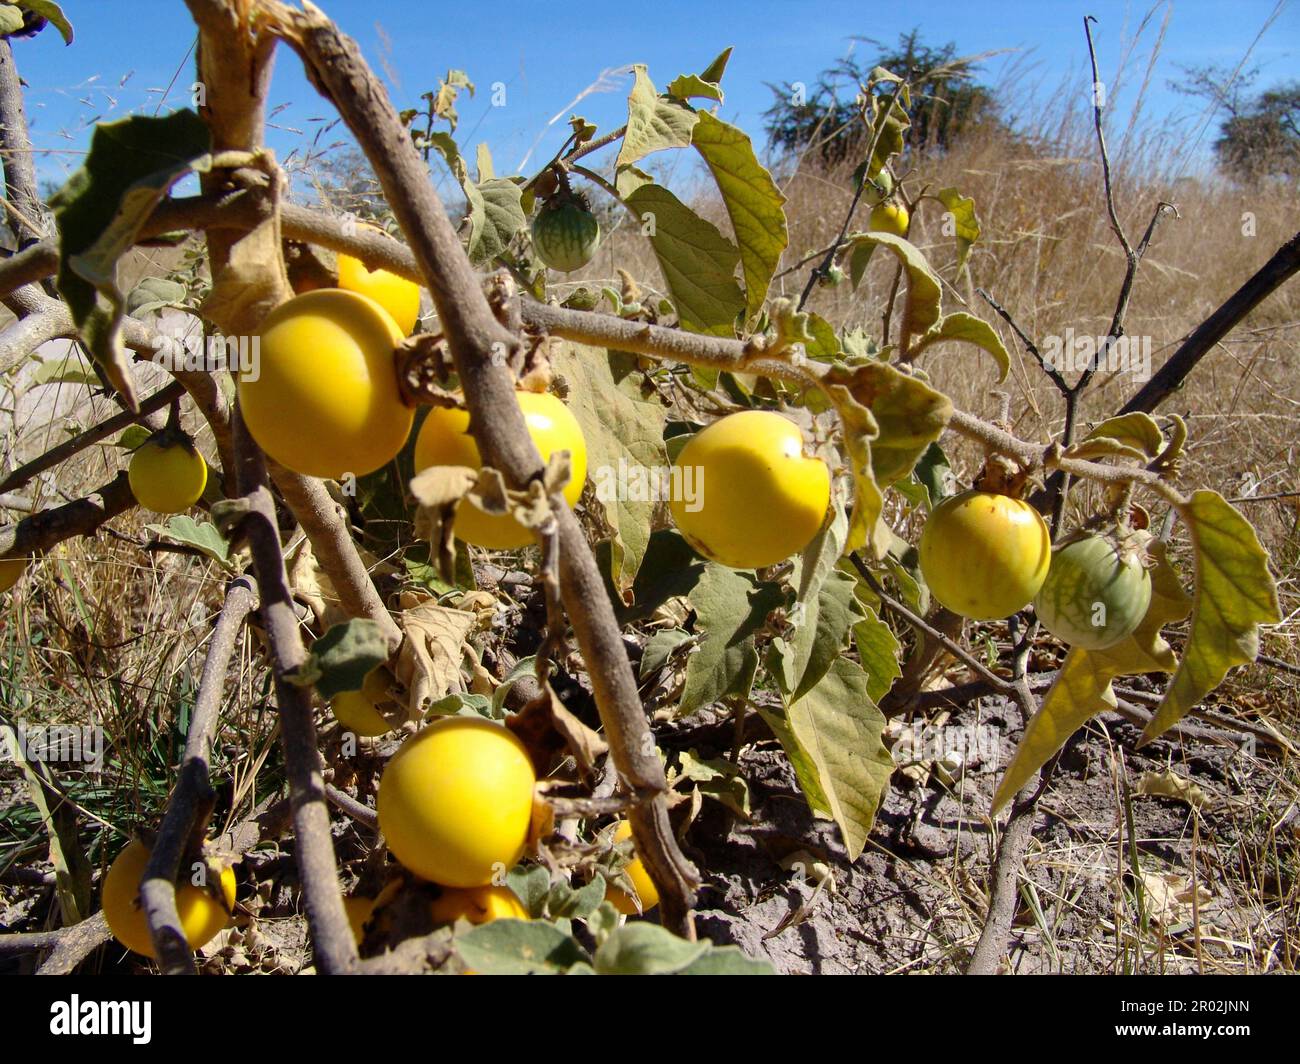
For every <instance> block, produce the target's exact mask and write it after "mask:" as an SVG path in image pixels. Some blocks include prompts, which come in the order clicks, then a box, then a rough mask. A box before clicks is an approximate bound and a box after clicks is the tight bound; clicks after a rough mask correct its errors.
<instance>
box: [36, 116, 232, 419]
mask: <svg viewBox="0 0 1300 1064" xmlns="http://www.w3.org/2000/svg"><path fill="white" fill-rule="evenodd" d="M208 146H209V139H208V127H207V125H206V123H204V122H203V120H202V119H201V118H199V116H198V115H197V114H195V113H194V112H193V111H177V112H175V113H174V114H171V115H168V116H166V117H165V118H146V117H143V116H136V117H133V118H126V119H122V120H121V121H119V122H104V123H101V124H100V125H98V126H96V127H95V133H94V135H93V136H92V137H91V141H90V152H89V153H88V154H87V156H86V161H85V163H84V164H83V165H82V167H81V169H79V170H78V171H77V172H76V173H74V174H73V175H72V177H70V178H69V179H68V182H67V184H65V185H64V186H63V188H61V189H60V190H59V191H58V192H56V193H55V194H54V196H52V197H51V199H50V206H51V207H52V208H53V209H54V216H55V220H56V222H57V224H58V228H59V272H58V277H57V283H58V288H59V292H60V294H62V296H63V298H64V300H65V301H66V302H67V304H68V309H69V310H70V311H71V312H72V320H73V321H74V322H75V323H76V325H77V329H78V331H79V333H80V335H81V338H82V339H83V340H84V341H85V342H86V345H87V347H88V348H89V349H90V353H91V357H92V358H94V359H95V361H96V362H97V363H98V364H99V365H100V366H101V367H102V368H103V370H104V373H105V376H106V377H107V379H108V381H109V383H110V384H111V385H112V386H113V387H114V388H116V389H117V390H118V391H119V392H121V393H122V395H123V397H124V398H125V399H126V401H127V404H128V406H130V407H131V408H132V409H134V408H135V406H136V398H135V391H134V388H133V386H132V383H131V376H130V368H129V360H128V359H127V356H126V352H125V349H124V347H123V345H122V338H121V335H120V326H121V321H122V316H123V312H124V299H123V296H122V292H121V290H120V289H119V288H118V286H117V260H118V258H119V257H121V256H122V255H123V254H125V253H126V252H127V251H128V250H130V248H131V247H132V246H133V245H134V243H135V239H136V237H137V235H138V234H139V231H140V226H141V225H142V224H143V223H144V221H145V219H146V218H148V217H149V215H150V214H151V213H152V212H153V209H154V208H155V207H156V206H157V205H158V203H159V201H160V200H161V199H162V198H163V197H164V196H165V195H166V194H167V191H168V190H169V189H170V188H171V187H172V185H173V184H175V183H176V181H178V180H179V179H180V178H181V177H183V176H184V175H185V174H187V173H189V172H190V171H191V170H192V169H193V168H194V166H195V165H196V164H197V163H198V161H199V160H200V159H201V158H203V157H204V156H206V154H207V152H208Z"/></svg>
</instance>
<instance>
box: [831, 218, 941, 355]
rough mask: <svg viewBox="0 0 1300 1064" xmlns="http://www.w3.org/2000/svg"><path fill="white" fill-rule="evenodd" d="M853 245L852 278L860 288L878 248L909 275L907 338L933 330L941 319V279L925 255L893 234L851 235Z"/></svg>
mask: <svg viewBox="0 0 1300 1064" xmlns="http://www.w3.org/2000/svg"><path fill="white" fill-rule="evenodd" d="M847 239H848V240H849V241H850V242H851V243H852V246H853V250H852V252H851V253H850V256H849V276H850V278H851V279H852V281H853V287H854V288H857V286H858V283H859V282H860V281H861V280H862V275H863V274H864V273H865V272H866V269H867V263H868V262H870V261H871V254H872V252H873V251H875V249H876V248H877V247H886V248H888V249H889V250H890V251H892V252H893V253H894V255H895V256H897V258H898V261H899V262H900V263H901V264H902V266H903V272H904V273H905V274H906V276H907V300H906V302H905V303H904V304H903V320H902V329H903V335H904V336H905V337H907V336H916V335H920V334H923V333H925V332H927V331H929V329H930V327H931V326H932V325H934V324H935V323H936V322H937V321H938V320H939V300H940V294H941V291H940V286H939V278H938V275H936V274H935V272H934V271H933V270H932V269H930V264H929V263H928V262H926V261H925V256H924V255H922V254H921V252H920V250H919V249H918V248H917V247H916V246H915V245H913V244H911V243H909V242H908V241H906V240H904V239H903V238H902V237H901V236H894V234H893V233H850V234H849V235H848V238H847Z"/></svg>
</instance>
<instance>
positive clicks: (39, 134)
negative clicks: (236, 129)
mask: <svg viewBox="0 0 1300 1064" xmlns="http://www.w3.org/2000/svg"><path fill="white" fill-rule="evenodd" d="M320 5H321V6H322V7H323V8H324V9H325V10H326V11H327V12H329V13H330V14H331V15H332V16H333V17H334V18H335V19H337V20H338V21H339V22H340V23H341V25H342V26H343V28H344V29H345V30H346V31H347V32H348V33H350V34H351V35H353V36H354V37H355V38H356V39H357V40H358V41H359V42H360V44H361V46H362V49H363V51H364V53H365V55H366V58H367V59H368V60H369V62H370V63H371V65H372V66H374V67H375V68H376V69H377V70H379V71H381V72H382V73H383V74H384V77H385V80H386V82H387V84H388V88H389V91H390V93H391V94H392V95H393V97H394V101H395V102H396V104H397V106H398V107H399V108H400V107H406V106H415V105H416V104H417V103H418V100H419V96H420V94H421V93H422V92H424V91H426V90H427V89H430V88H433V87H435V86H436V84H437V81H438V78H439V77H440V76H441V75H442V74H443V73H444V72H445V71H446V70H447V69H448V68H450V67H459V68H462V69H464V70H466V71H467V72H468V74H469V76H470V78H471V80H473V81H474V82H475V83H476V85H477V87H478V95H477V96H476V97H475V98H474V99H469V98H467V97H462V103H461V105H460V107H459V111H460V115H461V125H460V129H459V131H458V133H457V137H458V139H459V140H460V141H461V146H462V149H463V150H465V151H466V152H467V154H468V155H469V156H470V157H471V158H472V157H473V151H474V147H475V145H476V144H477V143H479V142H480V141H486V142H487V143H488V145H489V147H490V148H491V149H492V152H493V156H494V158H495V160H496V164H497V170H498V172H499V173H507V172H516V170H517V169H518V168H519V167H520V164H521V162H523V161H524V159H525V158H526V157H527V158H529V162H530V164H531V167H532V168H535V166H536V164H537V163H538V162H541V161H544V160H545V158H547V157H548V152H553V151H554V150H555V149H556V148H557V147H558V146H559V144H560V143H561V142H562V141H563V138H564V136H565V134H566V132H567V127H566V124H565V119H566V118H567V117H568V115H569V113H570V111H571V110H577V111H578V112H579V113H581V114H584V115H585V116H586V117H588V118H589V119H590V120H592V121H595V122H596V123H597V124H598V125H599V126H600V127H601V128H602V129H604V130H608V129H611V128H614V127H615V126H617V125H618V124H620V123H621V121H622V119H623V116H624V114H625V100H626V95H627V90H628V87H629V86H630V83H631V79H630V77H629V76H628V75H626V74H623V73H620V74H615V75H612V76H609V77H607V79H606V80H607V83H608V85H609V89H608V90H607V91H598V92H591V93H589V94H588V95H587V96H585V97H584V98H583V99H582V100H581V102H579V103H577V104H576V105H575V104H574V102H573V101H574V99H575V97H577V96H578V95H579V94H580V93H582V92H583V91H584V90H587V89H588V88H589V87H590V86H592V85H593V84H594V83H596V82H597V81H598V80H599V79H600V78H601V75H602V72H605V71H611V72H612V71H615V70H617V68H621V67H625V66H627V65H628V64H631V63H636V62H641V63H647V64H648V65H649V68H650V74H651V77H652V78H653V79H654V80H655V82H656V84H657V85H659V86H663V85H664V84H666V83H667V82H668V81H670V80H671V79H672V78H673V77H675V76H676V75H677V74H679V73H684V72H694V71H698V70H700V69H702V68H703V66H704V65H705V64H706V63H708V62H709V61H710V60H711V59H712V58H713V57H714V55H715V54H716V53H717V52H719V51H720V50H721V49H722V48H723V47H725V46H727V45H734V46H735V52H734V54H733V56H732V60H731V64H730V66H729V67H728V70H727V75H726V77H725V79H724V81H723V88H724V90H725V91H726V101H725V104H724V105H723V108H722V112H721V113H722V117H724V118H725V119H727V120H729V121H732V122H735V123H737V124H739V125H740V126H741V127H742V128H744V129H746V130H748V131H749V132H750V133H751V134H752V135H754V137H755V140H756V141H760V140H761V139H762V123H761V115H762V112H763V111H764V110H765V109H766V108H767V107H768V106H769V104H770V102H771V94H770V92H769V91H768V90H767V88H766V87H765V83H767V82H772V83H781V82H787V81H789V82H794V81H805V82H807V83H809V84H812V83H813V82H814V81H815V79H816V77H817V75H818V73H819V72H820V71H821V70H823V69H824V68H825V67H826V66H828V65H829V64H831V63H832V62H834V61H835V60H836V59H837V58H838V57H840V56H842V55H844V54H845V53H846V52H847V51H848V50H849V49H850V48H852V47H856V48H858V49H864V48H866V49H868V50H869V47H870V46H867V45H862V44H858V45H856V46H855V45H854V44H853V42H852V38H853V37H855V36H856V37H871V38H874V39H877V40H881V41H885V42H888V43H893V42H894V41H895V40H896V39H897V37H898V34H899V33H900V32H903V31H906V30H909V29H911V28H912V27H914V26H919V27H920V28H921V30H922V32H923V37H924V39H925V40H926V41H927V42H929V43H933V44H941V43H946V42H948V41H953V42H955V43H956V45H957V46H958V48H959V49H960V51H961V52H962V53H963V54H973V53H980V52H986V51H994V50H999V49H1014V50H1015V51H1014V52H1012V53H1008V54H1002V55H998V56H995V57H993V58H991V59H989V60H988V61H987V62H986V63H985V66H984V75H983V77H982V79H981V80H983V81H985V82H986V83H989V84H997V83H998V81H999V80H1000V79H1001V78H1003V77H1006V76H1008V74H1009V73H1011V72H1013V71H1018V72H1019V77H1018V78H1017V83H1018V84H1019V85H1020V86H1021V87H1022V92H1021V95H1020V97H1019V98H1018V99H1017V100H1016V101H1015V107H1016V109H1017V110H1018V111H1020V112H1021V113H1025V114H1029V113H1032V110H1033V108H1034V106H1035V95H1034V94H1035V93H1037V94H1041V95H1042V96H1043V97H1044V98H1046V97H1047V96H1050V95H1051V93H1052V91H1053V90H1054V89H1055V88H1056V87H1057V86H1058V85H1060V84H1061V82H1062V80H1063V79H1067V78H1068V79H1073V80H1074V81H1075V82H1076V83H1079V84H1082V83H1083V81H1084V79H1085V71H1086V63H1087V55H1086V51H1085V45H1084V39H1083V32H1082V28H1081V27H1082V23H1081V19H1082V16H1083V14H1084V13H1085V12H1086V13H1091V14H1093V15H1095V16H1096V17H1097V18H1098V20H1099V23H1098V25H1097V26H1096V27H1095V29H1094V33H1095V36H1096V39H1097V44H1098V50H1099V55H1100V59H1101V64H1102V75H1103V78H1104V79H1107V80H1109V78H1110V77H1111V75H1112V74H1113V72H1114V70H1115V69H1116V65H1117V63H1118V62H1119V61H1120V59H1121V57H1122V55H1123V53H1124V50H1125V49H1126V48H1127V47H1129V46H1130V45H1131V44H1132V42H1133V38H1134V34H1135V33H1137V31H1138V29H1139V26H1140V25H1141V23H1142V22H1143V18H1144V16H1145V15H1146V14H1147V12H1148V11H1150V10H1151V5H1150V4H1148V3H1126V2H1122V0H1091V2H1088V3H1077V2H1074V0H1034V2H1024V0H1008V2H1001V3H998V2H991V0H930V2H914V3H911V4H905V5H904V4H884V3H881V4H872V5H868V4H865V3H863V2H861V0H851V2H850V0H822V2H819V3H803V2H799V3H795V2H778V0H754V2H750V3H737V2H715V0H689V2H688V0H655V2H654V3H653V4H644V5H636V6H620V5H612V6H610V7H607V8H603V7H602V6H600V5H589V4H572V5H568V6H567V7H565V6H562V5H554V6H553V7H552V6H550V5H540V4H538V3H536V2H535V0H533V2H530V3H527V4H525V3H517V2H514V0H499V2H497V3H494V4H491V5H486V4H485V5H482V6H479V5H475V4H471V3H465V2H459V3H446V4H444V3H437V2H431V0H385V2H384V3H373V2H362V0H320ZM1276 6H1277V0H1233V2H1232V3H1225V2H1222V0H1177V2H1175V3H1172V4H1169V3H1161V4H1158V5H1156V7H1155V16H1154V18H1153V19H1151V20H1150V21H1149V23H1148V24H1147V26H1146V28H1145V29H1144V30H1143V31H1142V33H1141V35H1140V37H1139V38H1138V44H1137V52H1138V54H1139V55H1140V56H1142V57H1143V58H1142V61H1141V63H1133V64H1131V68H1130V69H1131V73H1132V78H1131V81H1130V87H1129V89H1128V90H1127V91H1125V92H1121V93H1120V95H1119V97H1118V98H1117V100H1116V101H1115V110H1116V112H1117V115H1116V117H1117V118H1121V117H1122V116H1123V111H1124V108H1125V106H1126V105H1130V104H1131V101H1132V98H1133V95H1134V88H1135V84H1136V82H1137V81H1138V80H1140V73H1141V70H1140V67H1141V66H1143V65H1144V64H1145V56H1146V54H1147V53H1148V52H1149V50H1150V46H1151V45H1152V44H1153V43H1154V42H1155V39H1156V36H1157V34H1158V32H1159V29H1160V25H1161V22H1162V21H1163V19H1164V17H1165V14H1166V12H1168V14H1169V16H1170V17H1169V25H1168V30H1167V32H1166V35H1165V39H1164V43H1163V47H1162V53H1161V57H1160V60H1159V62H1158V64H1157V66H1156V69H1155V73H1154V76H1153V79H1152V82H1151V86H1150V88H1149V90H1148V95H1147V100H1146V104H1145V108H1146V113H1147V114H1148V115H1149V116H1152V117H1155V118H1157V119H1158V120H1159V121H1160V122H1161V123H1162V124H1164V125H1166V126H1171V125H1176V124H1177V123H1180V122H1181V123H1184V124H1185V126H1186V128H1187V129H1189V130H1191V134H1189V135H1194V134H1195V132H1196V131H1197V130H1198V129H1199V128H1200V124H1201V123H1200V120H1199V116H1200V114H1201V112H1202V111H1203V105H1201V104H1200V103H1199V102H1197V101H1193V100H1189V99H1188V98H1186V97H1182V96H1179V95H1177V94H1175V93H1173V92H1171V91H1169V89H1168V88H1167V82H1168V80H1169V79H1171V78H1175V77H1177V76H1178V66H1179V65H1200V64H1206V63H1217V64H1220V65H1226V66H1229V67H1232V66H1235V65H1236V64H1237V63H1238V62H1239V61H1240V60H1241V58H1242V57H1243V56H1244V55H1245V54H1246V52H1247V50H1248V49H1250V48H1251V47H1252V44H1253V45H1254V50H1253V52H1252V53H1251V58H1250V61H1249V64H1248V65H1251V66H1255V65H1258V66H1260V67H1261V68H1262V74H1261V79H1260V84H1272V83H1275V82H1277V81H1281V80H1284V79H1286V78H1287V77H1290V76H1294V72H1295V70H1296V69H1297V63H1296V58H1297V52H1298V51H1300V0H1284V2H1283V4H1282V13H1281V15H1280V16H1279V17H1278V18H1277V19H1276V20H1275V21H1274V22H1273V24H1272V26H1271V27H1270V28H1269V29H1268V31H1267V32H1266V33H1264V35H1263V36H1262V37H1260V38H1259V40H1258V41H1256V37H1257V35H1258V34H1259V32H1260V29H1261V27H1263V25H1264V24H1265V22H1266V21H1267V19H1268V17H1269V16H1270V14H1271V13H1272V12H1273V11H1274V8H1275V7H1276ZM63 7H64V9H65V11H66V13H67V14H68V16H69V18H70V19H71V20H72V22H73V24H74V26H75V28H76V32H77V39H76V41H75V43H74V44H73V45H72V46H70V47H66V48H65V47H64V46H63V44H62V41H61V40H60V39H59V38H58V37H57V35H56V34H54V33H53V32H49V31H47V32H45V33H43V34H41V35H40V36H39V37H38V38H35V39H33V40H24V41H17V42H15V46H14V50H15V54H16V59H17V63H18V67H19V70H20V72H21V73H22V75H23V77H24V78H25V80H26V81H27V82H28V84H29V85H30V89H29V91H28V96H27V99H28V112H29V114H28V117H29V121H30V123H31V125H32V129H33V139H34V143H35V147H36V148H37V149H38V152H39V153H40V154H38V158H37V167H38V171H39V173H40V175H41V177H42V179H44V180H49V181H54V182H56V183H62V180H63V178H64V177H65V176H66V174H67V173H68V172H70V171H71V170H72V169H74V168H75V167H76V166H77V165H79V162H80V154H81V153H82V152H84V150H85V148H86V146H87V144H88V142H89V135H90V126H91V124H92V123H93V121H94V120H96V119H108V118H120V117H124V116H125V115H127V114H129V113H132V112H144V113H153V111H154V110H155V108H157V107H158V105H159V101H160V100H163V103H162V106H163V109H164V110H169V109H171V108H172V107H174V106H182V105H186V104H187V103H188V86H189V84H190V82H191V81H192V80H193V73H192V70H193V66H192V60H191V59H187V58H186V53H187V51H188V50H189V48H190V46H191V43H192V41H193V36H194V30H193V24H192V23H191V21H190V19H189V15H188V12H187V10H186V8H185V6H184V4H183V3H182V2H181V0H113V2H104V0H65V2H64V4H63ZM543 11H547V14H546V15H545V16H544V17H543V16H542V14H541V13H542V12H543ZM173 79H175V80H174V85H173V87H172V88H171V90H170V94H169V95H167V96H166V97H165V99H164V98H163V97H164V90H165V89H166V88H167V86H168V85H169V83H172V82H173ZM498 82H499V83H502V84H504V86H505V99H506V105H505V106H503V107H494V106H492V105H491V100H490V97H491V95H492V93H491V86H492V85H493V84H494V83H498ZM1026 88H1028V89H1029V90H1030V91H1029V93H1028V94H1026V93H1025V91H1024V90H1025V89H1026ZM273 100H274V103H275V104H277V105H283V106H282V108H281V109H280V110H278V111H277V112H276V113H275V115H274V118H273V124H274V126H275V127H276V128H274V129H272V130H271V131H270V133H269V135H268V140H269V142H270V143H271V145H272V146H273V147H274V148H276V150H277V152H278V153H279V154H280V155H281V156H285V155H287V154H288V153H289V152H291V151H292V150H293V149H295V148H297V149H298V150H300V151H301V150H302V149H303V147H304V146H305V145H307V144H309V143H310V142H311V140H312V138H313V137H315V136H316V135H317V134H318V132H319V131H320V130H321V128H322V126H323V124H324V122H325V121H327V120H328V119H329V118H331V117H332V116H331V114H330V111H329V108H328V106H327V105H326V104H325V103H324V101H322V100H321V99H320V97H319V96H318V95H317V94H316V93H315V91H314V90H312V89H311V88H310V87H309V86H308V85H307V83H306V81H305V80H304V79H303V77H302V74H301V69H300V66H299V63H298V60H297V58H296V57H295V56H293V55H292V54H291V53H288V52H287V51H282V53H281V54H280V56H279V57H278V61H277V72H276V78H275V84H274V91H273ZM556 115H559V121H558V122H556V123H555V124H554V125H553V126H550V127H549V129H548V126H547V123H548V121H550V120H551V119H552V118H553V117H555V116H556ZM1213 132H1214V128H1213V125H1211V127H1210V128H1209V130H1208V132H1207V133H1206V134H1205V141H1206V143H1207V145H1208V141H1209V140H1211V139H1212V137H1213ZM342 136H343V134H342V131H341V130H335V131H334V132H333V133H332V134H330V135H328V136H326V137H325V138H323V142H325V143H328V142H332V141H334V140H338V139H341V137H342ZM539 138H540V139H539ZM530 153H531V155H530Z"/></svg>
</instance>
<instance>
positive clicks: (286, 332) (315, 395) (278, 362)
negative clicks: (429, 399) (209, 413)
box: [239, 288, 415, 480]
mask: <svg viewBox="0 0 1300 1064" xmlns="http://www.w3.org/2000/svg"><path fill="white" fill-rule="evenodd" d="M401 342H402V332H401V330H400V329H399V328H398V327H397V324H396V323H395V322H394V321H393V319H392V317H391V316H390V315H389V314H388V312H387V311H386V310H384V308H383V307H381V306H380V305H379V304H378V303H376V302H375V301H374V300H373V299H370V298H368V297H367V296H363V295H359V294H357V293H356V292H345V291H343V290H342V289H340V288H321V289H317V290H316V291H314V292H306V293H304V294H303V295H300V296H295V297H294V298H293V299H291V300H289V301H288V302H287V303H283V304H281V305H280V306H278V307H276V308H275V310H273V311H272V312H271V313H270V314H268V315H267V317H266V320H265V321H264V322H263V323H262V331H261V341H260V349H259V357H258V358H257V359H256V360H255V366H256V374H254V373H252V372H250V373H248V374H245V375H243V376H241V377H240V380H239V405H240V408H241V410H242V411H243V414H244V421H245V423H246V424H247V425H248V431H249V432H250V433H252V436H253V439H255V440H256V441H257V442H258V444H259V445H260V446H261V448H262V450H264V451H265V452H266V453H267V454H268V455H270V456H271V457H272V458H274V459H275V460H276V461H277V462H279V463H280V464H281V465H283V466H287V467H288V468H289V469H292V470H293V471H294V472H295V473H302V474H303V475H304V476H309V477H332V478H334V479H336V480H337V479H341V478H342V477H343V476H344V475H345V474H348V473H351V474H353V475H355V476H362V475H364V474H366V473H371V472H373V471H374V470H376V469H378V468H379V467H380V466H382V465H384V464H385V463H387V462H390V461H392V460H393V458H395V457H396V456H397V453H398V451H400V450H401V449H402V446H403V445H404V444H405V443H406V438H407V437H408V436H409V435H410V434H411V422H412V421H413V420H414V417H415V412H414V410H412V409H411V407H409V406H407V405H406V403H405V402H403V400H402V395H401V392H400V390H399V389H398V384H397V370H396V366H395V363H394V360H393V350H394V348H396V347H397V345H398V344H400V343H401Z"/></svg>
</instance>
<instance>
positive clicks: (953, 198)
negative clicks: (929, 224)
mask: <svg viewBox="0 0 1300 1064" xmlns="http://www.w3.org/2000/svg"><path fill="white" fill-rule="evenodd" d="M939 202H941V203H942V204H943V205H944V207H946V208H947V209H948V213H949V214H950V215H952V220H951V222H949V221H948V220H947V219H945V220H944V226H943V231H944V235H945V236H952V237H954V238H955V239H956V241H957V276H958V277H960V276H961V275H962V271H964V270H965V269H966V262H967V260H968V259H969V258H970V249H971V245H973V244H974V243H975V241H977V240H978V239H979V238H980V223H979V219H978V218H976V217H975V201H974V200H973V199H971V198H970V197H969V196H963V195H962V194H961V193H960V192H958V191H957V189H955V188H941V189H940V190H939ZM950 227H951V229H952V232H951V233H949V228H950Z"/></svg>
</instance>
